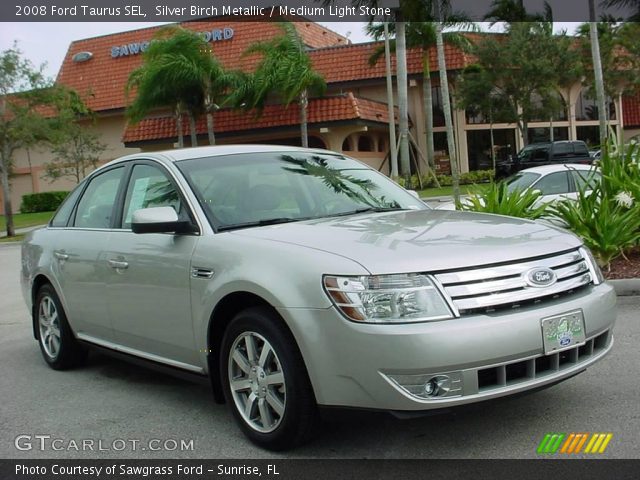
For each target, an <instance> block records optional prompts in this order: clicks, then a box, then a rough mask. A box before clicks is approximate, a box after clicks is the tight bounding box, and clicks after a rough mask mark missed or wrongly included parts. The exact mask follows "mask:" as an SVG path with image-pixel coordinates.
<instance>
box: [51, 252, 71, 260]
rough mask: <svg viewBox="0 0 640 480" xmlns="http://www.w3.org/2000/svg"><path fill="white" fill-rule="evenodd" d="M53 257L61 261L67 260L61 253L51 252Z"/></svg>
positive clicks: (65, 255)
mask: <svg viewBox="0 0 640 480" xmlns="http://www.w3.org/2000/svg"><path fill="white" fill-rule="evenodd" d="M53 256H54V257H56V258H57V259H58V260H62V261H64V260H68V259H69V255H68V254H66V253H63V252H53Z"/></svg>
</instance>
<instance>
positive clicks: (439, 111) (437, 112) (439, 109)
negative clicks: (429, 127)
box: [431, 87, 444, 127]
mask: <svg viewBox="0 0 640 480" xmlns="http://www.w3.org/2000/svg"><path fill="white" fill-rule="evenodd" d="M431 97H432V99H433V110H432V112H433V126H434V127H444V106H443V105H442V92H441V91H440V87H431Z"/></svg>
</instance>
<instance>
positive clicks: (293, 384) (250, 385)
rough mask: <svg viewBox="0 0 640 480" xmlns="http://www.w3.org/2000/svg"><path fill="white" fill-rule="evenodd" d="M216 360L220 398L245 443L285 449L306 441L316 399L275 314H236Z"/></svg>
mask: <svg viewBox="0 0 640 480" xmlns="http://www.w3.org/2000/svg"><path fill="white" fill-rule="evenodd" d="M221 355H222V357H221V361H220V375H221V378H222V379H223V387H224V393H225V398H226V400H227V403H229V405H230V406H231V409H232V412H233V415H234V417H235V418H236V420H237V422H238V424H239V425H240V428H241V429H242V431H243V432H244V434H245V435H246V436H247V437H249V439H251V440H252V441H253V442H254V443H256V444H258V445H259V446H261V447H264V448H267V449H269V450H285V449H289V448H293V447H295V446H298V445H300V444H302V443H304V442H305V441H306V440H308V439H309V438H310V436H311V434H312V433H313V429H314V426H315V423H316V403H315V398H314V395H313V391H312V389H311V384H310V382H309V378H308V375H307V372H306V369H305V367H304V362H303V360H302V356H301V355H300V352H299V351H298V348H297V346H296V344H295V340H294V339H293V336H292V335H291V333H290V332H289V331H288V329H287V328H286V327H285V326H284V325H283V324H282V320H281V319H280V318H279V317H278V316H277V315H276V314H275V313H274V312H272V311H270V310H269V309H266V308H251V309H248V310H245V311H243V312H241V313H239V314H238V315H236V317H235V318H234V319H233V320H232V321H231V324H230V325H229V327H228V328H227V331H226V332H225V335H224V338H223V342H222V351H221Z"/></svg>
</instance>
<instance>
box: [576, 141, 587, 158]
mask: <svg viewBox="0 0 640 480" xmlns="http://www.w3.org/2000/svg"><path fill="white" fill-rule="evenodd" d="M573 152H574V153H575V154H576V155H584V156H585V157H588V156H589V150H588V149H587V146H586V145H585V144H584V143H574V144H573Z"/></svg>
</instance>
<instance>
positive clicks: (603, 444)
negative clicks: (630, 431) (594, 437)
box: [598, 433, 613, 453]
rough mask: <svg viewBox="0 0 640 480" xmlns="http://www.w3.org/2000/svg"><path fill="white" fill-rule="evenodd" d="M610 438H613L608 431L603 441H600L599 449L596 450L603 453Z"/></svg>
mask: <svg viewBox="0 0 640 480" xmlns="http://www.w3.org/2000/svg"><path fill="white" fill-rule="evenodd" d="M612 438H613V433H608V434H607V436H606V437H605V439H604V441H603V442H602V445H601V446H600V450H598V453H604V451H605V450H606V449H607V445H609V442H610V441H611V439H612Z"/></svg>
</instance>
